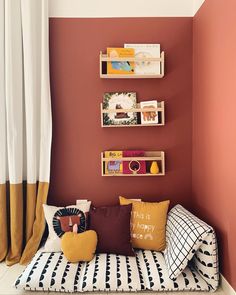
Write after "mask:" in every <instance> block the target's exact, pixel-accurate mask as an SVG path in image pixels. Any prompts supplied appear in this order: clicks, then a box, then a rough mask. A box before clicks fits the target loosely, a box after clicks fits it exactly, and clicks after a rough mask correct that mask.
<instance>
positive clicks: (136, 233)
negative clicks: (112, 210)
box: [120, 197, 170, 251]
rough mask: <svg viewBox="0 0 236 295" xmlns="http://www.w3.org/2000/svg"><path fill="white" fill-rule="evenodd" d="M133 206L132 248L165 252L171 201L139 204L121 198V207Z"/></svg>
mask: <svg viewBox="0 0 236 295" xmlns="http://www.w3.org/2000/svg"><path fill="white" fill-rule="evenodd" d="M127 204H133V208H132V215H131V237H132V246H133V247H134V248H138V249H145V250H155V251H163V250H164V249H165V247H166V220H167V212H168V207H169V204H170V201H163V202H155V203H149V202H137V201H132V200H130V199H126V198H124V197H120V205H127Z"/></svg>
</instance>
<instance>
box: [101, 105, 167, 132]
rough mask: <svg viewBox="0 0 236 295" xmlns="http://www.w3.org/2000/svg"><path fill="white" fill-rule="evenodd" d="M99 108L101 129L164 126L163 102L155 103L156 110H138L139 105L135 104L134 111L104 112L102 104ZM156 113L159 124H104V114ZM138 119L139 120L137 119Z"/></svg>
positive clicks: (115, 110)
mask: <svg viewBox="0 0 236 295" xmlns="http://www.w3.org/2000/svg"><path fill="white" fill-rule="evenodd" d="M100 108H101V127H103V128H112V127H115V128H116V127H158V126H164V125H165V103H164V101H161V102H157V108H146V109H143V108H140V104H139V103H137V108H135V109H120V110H117V109H114V110H104V109H103V104H102V103H101V105H100ZM153 111H154V112H155V111H156V112H158V118H159V120H160V123H153V124H141V123H138V124H117V125H105V124H104V114H109V113H125V112H127V113H142V112H153ZM139 119H140V118H139Z"/></svg>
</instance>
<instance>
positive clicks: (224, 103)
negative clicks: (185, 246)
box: [193, 0, 236, 289]
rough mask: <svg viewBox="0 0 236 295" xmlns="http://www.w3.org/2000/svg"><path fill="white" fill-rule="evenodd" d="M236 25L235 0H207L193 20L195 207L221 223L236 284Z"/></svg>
mask: <svg viewBox="0 0 236 295" xmlns="http://www.w3.org/2000/svg"><path fill="white" fill-rule="evenodd" d="M235 24H236V1H235V0H227V1H223V0H214V1H212V0H206V2H205V4H203V6H202V8H201V9H200V11H199V12H198V14H197V15H196V16H195V17H194V20H193V36H194V43H193V44H194V46H193V49H194V51H193V52H194V64H193V65H194V67H193V69H194V72H193V81H194V83H193V199H194V200H195V206H193V207H194V208H195V211H196V213H197V214H198V215H199V216H200V217H202V218H204V219H205V220H206V221H208V222H209V223H210V224H212V225H213V226H214V227H215V228H216V230H217V234H218V239H219V245H220V258H221V270H222V272H223V275H224V276H225V277H226V279H227V280H228V281H229V282H230V284H231V285H232V286H233V287H234V288H235V289H236V268H235V266H236V251H235V245H236V218H235V216H236V178H235V175H236V173H235V167H236V115H235V114H236V112H235V111H236V58H235V53H236V25H235Z"/></svg>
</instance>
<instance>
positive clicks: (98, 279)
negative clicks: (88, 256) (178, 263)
mask: <svg viewBox="0 0 236 295" xmlns="http://www.w3.org/2000/svg"><path fill="white" fill-rule="evenodd" d="M135 253H136V255H135V257H126V256H121V255H114V254H97V255H96V256H95V257H94V259H93V260H92V261H90V262H87V263H86V262H81V263H70V262H68V261H67V259H66V258H65V256H64V255H63V254H62V253H61V252H59V253H58V252H57V253H54V252H50V253H45V252H42V251H38V252H37V254H36V255H35V257H34V258H33V260H32V261H31V263H30V264H29V265H28V266H27V267H26V269H25V270H24V272H23V273H22V274H21V275H20V277H19V278H18V279H17V280H16V282H15V287H16V288H17V289H25V290H31V291H32V290H36V291H58V292H93V291H95V292H98V291H114V292H116V291H126V292H127V291H131V292H137V291H209V290H210V289H211V288H210V285H208V283H207V282H206V281H205V280H204V279H203V278H202V276H200V275H199V273H198V272H197V271H196V270H195V268H194V267H192V266H188V267H186V268H185V270H184V271H183V272H182V273H181V274H180V275H179V276H178V277H177V278H176V279H174V280H171V279H170V278H169V276H168V271H167V267H166V264H165V260H164V255H163V253H160V252H156V251H147V250H137V251H136V252H135Z"/></svg>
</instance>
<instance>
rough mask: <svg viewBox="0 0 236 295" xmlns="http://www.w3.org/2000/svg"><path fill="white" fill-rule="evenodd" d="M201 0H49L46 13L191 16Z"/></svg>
mask: <svg viewBox="0 0 236 295" xmlns="http://www.w3.org/2000/svg"><path fill="white" fill-rule="evenodd" d="M203 1H204V0H119V1H118V2H117V1H114V0H49V13H50V16H51V17H191V16H193V15H194V14H195V13H196V11H197V9H198V8H199V7H200V5H201V4H202V2H203ZM117 4H118V5H117Z"/></svg>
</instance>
